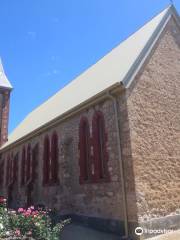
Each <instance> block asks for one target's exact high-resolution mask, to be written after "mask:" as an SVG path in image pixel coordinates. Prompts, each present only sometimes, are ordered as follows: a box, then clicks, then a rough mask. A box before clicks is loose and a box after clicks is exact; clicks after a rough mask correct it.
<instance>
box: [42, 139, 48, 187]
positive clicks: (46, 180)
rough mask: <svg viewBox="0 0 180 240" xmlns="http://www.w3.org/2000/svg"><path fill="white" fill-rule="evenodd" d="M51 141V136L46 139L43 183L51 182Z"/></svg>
mask: <svg viewBox="0 0 180 240" xmlns="http://www.w3.org/2000/svg"><path fill="white" fill-rule="evenodd" d="M49 169H50V142H49V137H48V136H46V137H45V139H44V153H43V184H47V183H49V180H50V174H49Z"/></svg>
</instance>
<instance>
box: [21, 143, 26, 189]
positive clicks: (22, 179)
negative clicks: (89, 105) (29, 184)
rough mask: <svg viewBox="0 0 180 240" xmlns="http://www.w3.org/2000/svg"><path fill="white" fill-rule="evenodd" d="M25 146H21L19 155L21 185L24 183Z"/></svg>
mask: <svg viewBox="0 0 180 240" xmlns="http://www.w3.org/2000/svg"><path fill="white" fill-rule="evenodd" d="M25 166H26V148H25V147H23V150H22V157H21V185H22V186H23V185H24V184H25Z"/></svg>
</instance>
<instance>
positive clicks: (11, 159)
mask: <svg viewBox="0 0 180 240" xmlns="http://www.w3.org/2000/svg"><path fill="white" fill-rule="evenodd" d="M13 158H14V155H13V153H12V154H11V158H10V174H9V175H10V179H9V184H12V182H13Z"/></svg>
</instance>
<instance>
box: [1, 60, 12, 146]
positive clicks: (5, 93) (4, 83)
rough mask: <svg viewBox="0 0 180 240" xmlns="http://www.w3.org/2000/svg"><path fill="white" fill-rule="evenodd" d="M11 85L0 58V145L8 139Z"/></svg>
mask: <svg viewBox="0 0 180 240" xmlns="http://www.w3.org/2000/svg"><path fill="white" fill-rule="evenodd" d="M11 90H12V86H11V84H10V82H9V81H8V79H7V77H6V75H5V72H4V69H3V65H2V62H1V59H0V146H2V145H3V144H4V143H5V142H6V141H7V139H8V120H9V102H10V93H11Z"/></svg>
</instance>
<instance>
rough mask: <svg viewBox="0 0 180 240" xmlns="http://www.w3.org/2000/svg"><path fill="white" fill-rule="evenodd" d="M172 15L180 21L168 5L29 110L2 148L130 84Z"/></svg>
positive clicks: (173, 9) (172, 8)
mask: <svg viewBox="0 0 180 240" xmlns="http://www.w3.org/2000/svg"><path fill="white" fill-rule="evenodd" d="M171 17H174V18H175V19H177V21H176V22H177V23H178V24H179V23H180V19H179V15H178V13H177V12H176V10H175V8H174V7H173V6H168V7H167V8H166V9H165V10H164V11H162V12H160V13H159V14H158V15H157V16H155V17H154V18H153V19H151V20H150V21H149V22H148V23H146V24H145V25H144V26H143V27H141V28H140V29H139V30H138V31H137V32H135V33H134V34H133V35H131V36H130V37H129V38H128V39H126V40H125V41H124V42H122V43H121V44H119V45H118V46H117V47H116V48H114V49H113V50H112V51H111V52H109V53H108V54H107V55H106V56H104V57H103V58H102V59H100V60H99V61H98V62H97V63H96V64H94V65H93V66H91V67H90V68H89V69H87V70H86V71H85V72H84V73H82V74H81V75H80V76H78V77H77V78H76V79H74V80H73V81H72V82H71V83H70V84H68V85H67V86H66V87H64V88H63V89H61V90H60V91H59V92H58V93H56V94H55V95H54V96H53V97H51V98H50V99H48V100H47V101H46V102H44V103H43V104H42V105H40V106H39V107H37V108H36V109H35V110H34V111H32V112H31V113H29V115H28V116H27V117H26V118H25V119H24V120H23V121H22V122H21V123H20V124H19V126H17V128H16V129H15V130H14V131H13V132H12V134H10V136H9V138H8V142H6V143H5V144H4V146H3V147H2V148H1V150H2V149H6V147H8V146H9V145H11V144H14V143H16V142H19V141H20V140H22V139H23V138H24V137H26V136H29V135H30V134H31V136H32V135H33V134H34V133H35V132H36V131H37V130H39V129H41V128H42V127H45V126H47V125H48V124H50V123H52V121H55V120H57V119H58V120H59V119H62V118H63V117H64V116H65V115H68V114H70V113H72V112H73V111H75V110H77V109H79V108H80V107H81V106H82V105H83V104H85V103H87V102H90V101H93V100H94V99H95V97H97V96H99V95H101V94H103V93H105V92H107V90H109V89H112V88H113V87H117V86H124V88H128V87H129V85H130V84H131V82H132V81H133V79H134V77H135V75H136V74H137V72H138V71H139V70H140V68H141V66H142V65H143V63H144V61H145V60H146V59H147V57H148V55H149V53H150V52H151V50H152V49H153V46H154V45H155V43H156V42H157V40H158V39H159V37H160V35H161V33H162V31H163V29H164V28H165V27H166V25H167V23H168V21H169V20H170V18H171Z"/></svg>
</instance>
